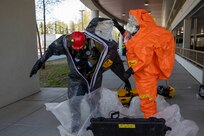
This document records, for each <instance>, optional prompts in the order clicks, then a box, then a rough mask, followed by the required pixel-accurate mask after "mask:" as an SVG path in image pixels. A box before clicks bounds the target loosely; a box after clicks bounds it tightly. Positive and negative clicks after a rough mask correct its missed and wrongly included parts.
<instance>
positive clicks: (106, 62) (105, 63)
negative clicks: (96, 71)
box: [103, 59, 113, 68]
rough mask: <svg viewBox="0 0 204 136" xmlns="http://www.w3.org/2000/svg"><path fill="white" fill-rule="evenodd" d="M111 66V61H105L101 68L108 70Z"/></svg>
mask: <svg viewBox="0 0 204 136" xmlns="http://www.w3.org/2000/svg"><path fill="white" fill-rule="evenodd" d="M112 64H113V61H112V60H110V59H107V60H106V61H105V62H104V63H103V67H104V68H108V67H110V66H111V65H112Z"/></svg>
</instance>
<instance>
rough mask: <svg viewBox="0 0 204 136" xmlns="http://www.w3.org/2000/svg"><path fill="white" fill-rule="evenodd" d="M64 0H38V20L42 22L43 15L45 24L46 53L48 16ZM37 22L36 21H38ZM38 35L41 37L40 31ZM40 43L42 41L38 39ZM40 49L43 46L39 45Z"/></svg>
mask: <svg viewBox="0 0 204 136" xmlns="http://www.w3.org/2000/svg"><path fill="white" fill-rule="evenodd" d="M62 1H64V0H36V1H35V2H36V15H37V16H36V18H37V20H42V19H40V14H43V22H44V23H43V24H44V32H43V34H44V52H45V50H46V34H47V32H46V14H49V13H50V10H51V9H52V7H53V6H54V5H56V4H59V3H61V2H62ZM37 20H36V21H37ZM37 33H38V35H39V31H38V29H37ZM38 40H39V41H41V40H40V39H38ZM39 46H40V47H39V48H41V44H39Z"/></svg>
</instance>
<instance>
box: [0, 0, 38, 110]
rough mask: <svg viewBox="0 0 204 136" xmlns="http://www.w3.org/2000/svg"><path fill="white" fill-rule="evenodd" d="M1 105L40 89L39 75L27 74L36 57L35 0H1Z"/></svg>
mask: <svg viewBox="0 0 204 136" xmlns="http://www.w3.org/2000/svg"><path fill="white" fill-rule="evenodd" d="M0 10H1V12H0V18H1V25H0V31H1V33H0V41H1V42H0V62H1V64H0V65H1V66H0V72H1V75H0V81H1V83H0V107H3V106H5V105H8V104H10V103H13V102H15V101H18V100H20V99H22V98H24V97H26V96H29V95H31V94H33V93H36V92H38V91H39V90H40V86H39V78H38V75H35V76H33V77H32V78H30V77H29V73H30V71H31V68H32V66H33V65H34V63H35V62H36V61H37V58H38V56H37V39H36V37H37V36H36V24H35V22H36V18H35V1H34V0H18V1H14V0H1V4H0Z"/></svg>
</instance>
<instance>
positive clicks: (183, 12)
mask: <svg viewBox="0 0 204 136" xmlns="http://www.w3.org/2000/svg"><path fill="white" fill-rule="evenodd" d="M200 1H201V0H186V2H185V3H184V5H183V6H182V7H181V9H180V11H179V12H178V14H177V15H176V17H175V19H174V21H173V22H172V24H171V26H170V30H173V29H174V28H175V27H176V26H177V25H178V24H179V23H180V22H181V21H182V20H183V19H184V18H185V17H186V16H187V15H188V14H189V13H190V12H191V11H192V10H193V8H194V7H195V6H196V5H197V4H198V3H199V2H200Z"/></svg>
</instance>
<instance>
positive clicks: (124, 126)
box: [118, 124, 136, 128]
mask: <svg viewBox="0 0 204 136" xmlns="http://www.w3.org/2000/svg"><path fill="white" fill-rule="evenodd" d="M118 128H136V126H135V124H118Z"/></svg>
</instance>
